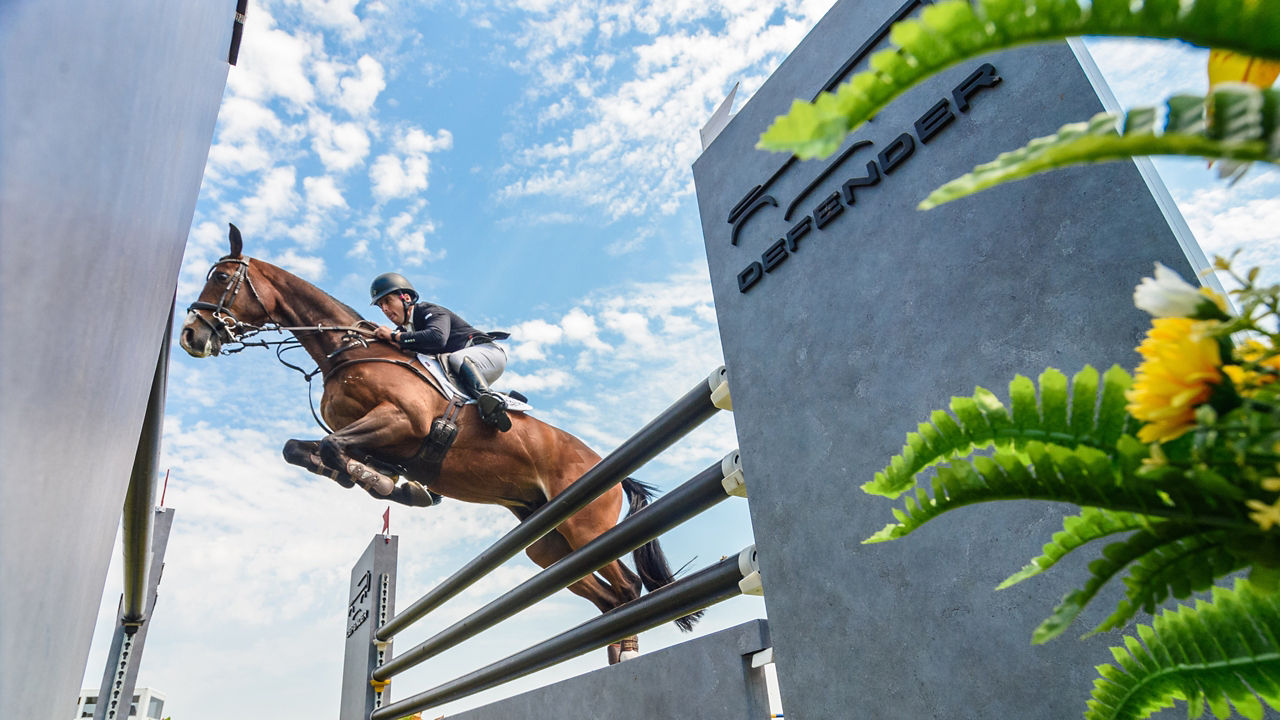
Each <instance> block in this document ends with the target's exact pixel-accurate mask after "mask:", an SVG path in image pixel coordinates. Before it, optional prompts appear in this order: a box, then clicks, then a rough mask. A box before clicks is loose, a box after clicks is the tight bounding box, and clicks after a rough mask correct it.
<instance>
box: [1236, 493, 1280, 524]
mask: <svg viewBox="0 0 1280 720" xmlns="http://www.w3.org/2000/svg"><path fill="white" fill-rule="evenodd" d="M1245 505H1248V506H1249V508H1250V509H1251V510H1253V512H1251V513H1249V519H1250V520H1252V521H1254V522H1256V523H1258V527H1260V528H1262V531H1263V532H1266V531H1267V530H1270V529H1271V528H1272V526H1274V525H1280V500H1277V501H1276V502H1274V503H1272V504H1270V505H1268V504H1267V503H1264V502H1262V501H1261V500H1246V501H1245Z"/></svg>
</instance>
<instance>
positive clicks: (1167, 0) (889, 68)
mask: <svg viewBox="0 0 1280 720" xmlns="http://www.w3.org/2000/svg"><path fill="white" fill-rule="evenodd" d="M1077 35H1106V36H1134V35H1139V36H1143V37H1153V38H1179V39H1182V40H1185V41H1187V42H1190V43H1192V44H1194V45H1200V46H1203V47H1215V48H1222V49H1226V50H1235V51H1237V52H1242V53H1245V54H1247V55H1253V56H1256V57H1264V58H1271V59H1280V7H1278V6H1277V4H1276V3H1274V2H1257V1H1256V0H1189V1H1188V2H1185V3H1177V2H1173V1H1172V0H1148V2H1140V3H1131V2H1128V1H1127V0H1093V1H1092V2H1077V0H978V2H976V3H974V4H970V3H969V2H968V1H967V0H945V1H944V2H939V3H935V4H932V5H929V6H927V7H925V9H924V10H923V11H921V13H920V15H919V16H918V17H916V18H909V19H907V20H904V21H902V22H899V23H897V24H895V25H894V26H893V28H892V29H891V30H890V35H889V37H890V41H891V42H892V47H890V48H889V49H887V50H884V51H881V52H879V53H876V54H875V55H874V56H872V58H871V61H870V66H871V68H870V69H869V70H868V71H866V72H862V73H858V74H857V75H854V76H853V77H852V78H850V79H849V81H848V82H847V83H845V84H843V85H841V86H840V87H838V88H836V90H835V91H834V92H832V93H823V94H822V95H820V96H819V97H818V98H817V99H816V100H815V101H814V102H812V103H802V102H797V103H795V104H793V105H792V107H791V110H790V111H789V112H788V113H787V114H786V115H783V116H781V117H779V118H778V119H776V120H775V121H774V123H773V124H772V125H770V126H769V128H768V129H767V130H766V131H765V132H764V134H763V135H761V136H760V142H759V145H758V146H757V147H760V148H762V149H766V150H779V151H785V152H789V153H794V154H796V155H797V156H799V157H800V158H802V159H808V158H812V157H819V156H825V155H830V154H831V153H832V152H835V150H836V149H837V148H838V147H839V146H840V144H841V143H842V142H843V140H844V138H845V136H846V135H847V134H848V133H849V132H851V131H853V130H855V129H857V128H858V127H859V126H861V125H862V123H864V122H866V121H867V120H868V119H869V118H870V117H872V116H873V115H875V114H876V113H877V112H879V111H880V110H881V109H882V108H884V107H885V106H886V105H888V104H889V102H891V101H892V100H893V99H894V98H896V97H898V96H899V95H901V94H902V93H904V92H906V91H907V90H908V89H910V88H911V87H913V86H914V85H915V84H917V83H919V82H920V81H922V80H924V79H925V78H928V77H930V76H931V75H934V74H936V73H938V72H939V71H941V70H943V69H945V68H947V67H950V66H952V65H955V64H957V63H959V62H962V61H964V60H967V59H970V58H973V57H976V56H978V55H981V54H985V53H988V52H993V51H996V50H1002V49H1005V48H1010V47H1016V46H1019V45H1024V44H1029V43H1035V42H1044V41H1048V40H1060V39H1064V38H1067V37H1072V36H1077Z"/></svg>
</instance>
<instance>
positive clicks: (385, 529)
mask: <svg viewBox="0 0 1280 720" xmlns="http://www.w3.org/2000/svg"><path fill="white" fill-rule="evenodd" d="M389 532H391V506H390V505H388V506H387V509H386V512H384V513H382V534H383V535H386V534H387V533H389Z"/></svg>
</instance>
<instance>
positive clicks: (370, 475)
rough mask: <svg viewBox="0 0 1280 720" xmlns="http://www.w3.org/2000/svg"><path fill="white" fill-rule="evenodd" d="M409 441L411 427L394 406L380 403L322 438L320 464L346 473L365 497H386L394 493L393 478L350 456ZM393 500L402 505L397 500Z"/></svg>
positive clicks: (411, 436)
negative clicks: (368, 495)
mask: <svg viewBox="0 0 1280 720" xmlns="http://www.w3.org/2000/svg"><path fill="white" fill-rule="evenodd" d="M413 437H414V430H413V424H412V423H411V422H410V421H409V418H408V417H407V416H406V415H405V414H404V412H403V411H402V410H401V409H400V408H398V407H396V406H395V405H392V404H390V403H382V404H380V405H378V406H377V407H375V408H374V409H372V410H370V411H369V412H368V413H366V414H365V416H364V417H362V418H360V419H359V420H356V421H355V422H353V423H351V424H350V425H347V426H346V427H344V428H342V429H341V430H339V431H337V432H335V433H332V434H330V435H327V436H325V438H324V439H323V440H321V441H320V443H319V455H320V460H321V461H322V462H323V463H324V464H325V465H327V466H328V467H329V468H332V469H337V470H339V471H340V472H344V473H346V474H347V475H348V476H349V477H350V478H351V480H352V481H354V482H355V483H356V484H358V485H360V486H361V487H363V488H364V489H365V490H368V491H369V494H371V495H375V496H379V497H387V496H389V495H392V493H393V492H394V491H395V489H396V480H395V478H393V477H390V476H387V475H384V474H383V473H381V472H378V471H377V470H375V469H373V468H371V467H369V466H368V465H366V464H365V463H364V462H362V461H360V460H357V459H356V458H355V457H353V452H354V451H356V450H357V449H358V450H360V451H362V453H369V452H373V451H376V450H379V449H381V448H387V447H392V446H395V445H400V444H403V443H405V442H406V441H409V440H411V439H412V438H413ZM393 499H396V500H397V501H398V502H403V500H400V499H399V498H393ZM405 504H411V503H405Z"/></svg>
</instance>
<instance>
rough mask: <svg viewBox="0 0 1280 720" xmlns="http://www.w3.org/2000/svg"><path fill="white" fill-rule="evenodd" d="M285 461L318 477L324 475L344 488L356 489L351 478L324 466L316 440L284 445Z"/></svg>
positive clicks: (292, 442)
mask: <svg viewBox="0 0 1280 720" xmlns="http://www.w3.org/2000/svg"><path fill="white" fill-rule="evenodd" d="M284 460H285V462H287V463H289V464H290V465H297V466H298V467H301V468H305V469H307V470H310V471H311V472H313V473H315V474H317V475H323V476H325V477H327V478H329V479H330V480H333V481H334V482H336V483H338V484H339V485H341V486H342V487H347V488H349V487H355V485H356V484H355V482H354V481H352V479H351V476H350V475H348V474H347V473H346V472H345V471H343V470H336V469H334V468H331V467H329V466H328V465H325V464H324V460H322V459H321V458H320V443H319V441H316V440H290V441H288V442H286V443H285V444H284Z"/></svg>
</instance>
